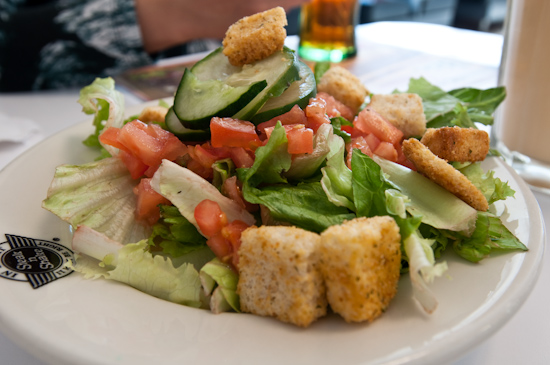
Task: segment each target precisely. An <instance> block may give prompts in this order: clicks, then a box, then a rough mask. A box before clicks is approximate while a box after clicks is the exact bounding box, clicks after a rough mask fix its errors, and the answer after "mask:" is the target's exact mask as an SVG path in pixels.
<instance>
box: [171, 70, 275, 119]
mask: <svg viewBox="0 0 550 365" xmlns="http://www.w3.org/2000/svg"><path fill="white" fill-rule="evenodd" d="M266 86H267V82H266V81H265V80H255V81H254V82H252V83H248V84H246V85H243V84H241V85H238V86H231V85H229V84H227V83H225V82H223V81H220V80H215V79H211V80H199V79H198V78H197V77H196V76H195V75H194V74H193V72H191V70H190V69H185V72H184V73H183V77H182V79H181V82H180V84H179V87H178V90H177V91H176V95H175V96H174V112H175V113H176V115H177V117H178V119H179V120H180V122H181V123H182V124H183V126H185V127H187V128H191V129H205V128H208V126H209V124H210V119H211V118H212V117H214V116H217V117H230V116H232V115H234V114H235V113H237V112H238V111H239V110H241V109H242V108H243V107H244V106H245V105H247V104H248V103H249V102H250V101H251V100H253V99H254V98H255V97H256V96H257V95H258V93H259V92H260V91H262V90H263V89H265V87H266Z"/></svg>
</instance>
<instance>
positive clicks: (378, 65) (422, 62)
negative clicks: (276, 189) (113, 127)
mask: <svg viewBox="0 0 550 365" xmlns="http://www.w3.org/2000/svg"><path fill="white" fill-rule="evenodd" d="M357 39H358V50H359V51H358V55H357V57H356V58H354V59H352V60H349V61H345V62H344V63H343V65H344V66H345V67H347V68H349V69H350V70H351V71H352V72H353V73H354V74H356V75H357V76H358V77H359V78H360V79H361V81H362V82H363V83H364V84H365V85H366V86H367V87H368V88H369V90H371V91H372V92H376V93H388V92H391V91H393V90H395V89H398V90H405V89H406V88H407V85H408V80H409V79H410V78H411V77H421V76H422V77H425V78H426V79H427V80H429V81H430V82H432V83H434V84H436V85H438V86H439V87H441V88H442V89H444V90H450V89H453V88H458V87H464V86H472V87H478V88H489V87H493V86H495V85H496V84H497V75H498V66H499V63H500V54H501V50H502V37H501V36H500V35H496V34H489V33H481V32H476V31H469V30H459V29H455V28H450V27H447V26H441V25H434V24H423V23H408V22H397V23H396V22H391V23H390V22H381V23H371V24H366V25H362V26H359V27H358V28H357ZM287 45H289V46H290V47H293V48H295V47H296V45H297V38H296V37H289V39H288V40H287ZM77 97H78V91H76V90H68V91H61V92H59V91H56V92H40V93H17V94H0V114H1V115H4V116H7V117H9V118H15V119H28V120H32V121H35V122H36V123H38V124H39V125H40V130H38V131H35V132H34V133H33V134H32V135H31V136H30V137H29V138H28V139H27V140H26V141H25V142H22V143H5V142H0V169H1V168H3V167H4V166H5V165H6V164H8V163H9V162H10V161H11V160H13V159H14V158H16V157H17V156H18V155H20V154H21V153H22V152H24V151H25V150H26V149H28V148H30V147H31V146H32V145H34V144H36V143H38V142H40V141H41V140H43V139H44V138H46V137H48V136H50V135H53V134H55V133H57V132H59V131H60V130H62V129H64V128H66V127H68V126H70V125H73V124H76V123H78V122H81V121H82V120H84V119H86V116H85V115H84V114H82V112H81V108H80V105H79V104H77V102H76V100H77ZM139 102H140V101H139V100H138V99H137V98H135V97H134V96H132V95H127V104H130V105H132V104H137V103H139ZM535 197H536V198H537V200H538V202H539V205H540V207H541V210H542V212H543V216H544V221H545V226H546V229H547V231H548V229H549V227H550V196H547V195H543V194H540V193H536V192H535ZM546 281H550V265H548V264H546V263H545V264H543V267H542V271H541V276H540V277H539V280H538V282H537V284H536V286H535V288H534V290H533V292H532V293H531V294H530V296H529V297H528V298H527V300H526V302H525V303H524V305H523V306H522V307H521V309H520V310H519V312H517V313H516V314H515V315H514V316H513V317H512V318H511V319H510V320H509V322H508V323H506V324H505V325H504V326H503V328H501V329H500V330H499V331H498V332H497V333H495V334H494V335H493V336H491V337H490V338H488V339H487V340H486V341H484V342H482V343H481V344H480V345H479V346H477V347H476V348H473V349H471V351H470V352H468V353H466V354H464V356H463V357H462V358H461V359H459V360H458V361H455V362H454V364H459V365H465V364H484V365H492V364H520V363H522V364H548V363H550V346H548V344H549V343H550V317H549V316H547V315H545V314H544V313H545V312H546V311H547V303H549V302H550V291H549V290H548V289H547V287H546V286H545V284H544V283H545V282H546ZM0 353H1V354H2V358H1V360H0V362H1V363H3V364H4V363H5V364H10V365H23V364H25V365H38V364H43V362H42V361H41V360H40V359H37V358H35V357H33V356H32V355H30V354H28V353H27V352H25V351H24V350H22V349H21V348H19V347H18V346H17V345H16V344H14V343H13V342H11V340H10V339H8V338H7V337H6V336H5V335H3V334H1V333H0Z"/></svg>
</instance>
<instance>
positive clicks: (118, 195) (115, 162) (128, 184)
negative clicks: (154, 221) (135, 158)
mask: <svg viewBox="0 0 550 365" xmlns="http://www.w3.org/2000/svg"><path fill="white" fill-rule="evenodd" d="M136 184H137V182H136V181H135V180H133V179H132V178H131V176H130V173H129V172H128V170H127V169H126V166H125V165H124V164H123V163H122V161H121V160H120V159H118V158H116V157H111V158H107V159H103V160H100V161H96V162H91V163H87V164H83V165H61V166H58V167H57V168H56V170H55V174H54V178H53V181H52V183H51V185H50V188H49V189H48V195H47V197H46V199H44V201H43V202H42V207H43V208H44V209H46V210H49V211H50V212H52V213H54V214H55V215H57V216H58V217H60V218H61V219H63V220H64V221H66V222H68V223H70V224H71V225H72V226H73V227H75V228H76V227H77V226H79V225H86V226H88V227H90V228H92V229H94V230H97V231H99V232H101V233H104V234H105V235H107V236H108V237H109V238H111V239H113V240H115V241H118V242H121V243H123V244H124V243H133V242H137V241H140V240H142V239H144V238H147V237H148V236H149V234H150V229H149V228H148V227H146V226H144V225H142V224H140V223H138V222H137V221H136V219H135V211H136V207H137V199H136V195H135V194H134V192H133V188H134V187H135V186H136Z"/></svg>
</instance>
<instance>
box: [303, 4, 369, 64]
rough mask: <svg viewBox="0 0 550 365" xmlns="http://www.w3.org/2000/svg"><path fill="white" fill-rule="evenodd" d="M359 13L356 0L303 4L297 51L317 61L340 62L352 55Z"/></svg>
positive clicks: (353, 54)
mask: <svg viewBox="0 0 550 365" xmlns="http://www.w3.org/2000/svg"><path fill="white" fill-rule="evenodd" d="M358 16H359V1H358V0H311V1H310V2H309V3H307V4H304V5H303V6H302V8H301V12H300V43H299V46H298V55H299V56H300V57H302V58H303V59H306V60H309V61H316V62H319V61H330V62H340V61H342V60H344V59H346V58H349V57H353V56H355V55H356V54H357V47H356V44H355V26H356V25H357V19H358Z"/></svg>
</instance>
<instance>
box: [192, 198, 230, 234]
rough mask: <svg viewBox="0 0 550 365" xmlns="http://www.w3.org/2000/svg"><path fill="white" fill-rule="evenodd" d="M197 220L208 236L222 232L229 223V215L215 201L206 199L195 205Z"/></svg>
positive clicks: (202, 230)
mask: <svg viewBox="0 0 550 365" xmlns="http://www.w3.org/2000/svg"><path fill="white" fill-rule="evenodd" d="M194 216H195V220H196V221H197V224H198V226H199V228H200V230H201V232H202V233H203V234H204V235H205V236H206V237H211V236H214V235H215V234H217V233H219V232H221V230H222V228H223V227H225V226H226V225H227V217H226V215H225V213H224V212H222V210H221V208H220V206H219V205H218V203H216V202H215V201H212V200H209V199H205V200H203V201H201V202H200V203H199V204H197V206H196V207H195V212H194Z"/></svg>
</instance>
